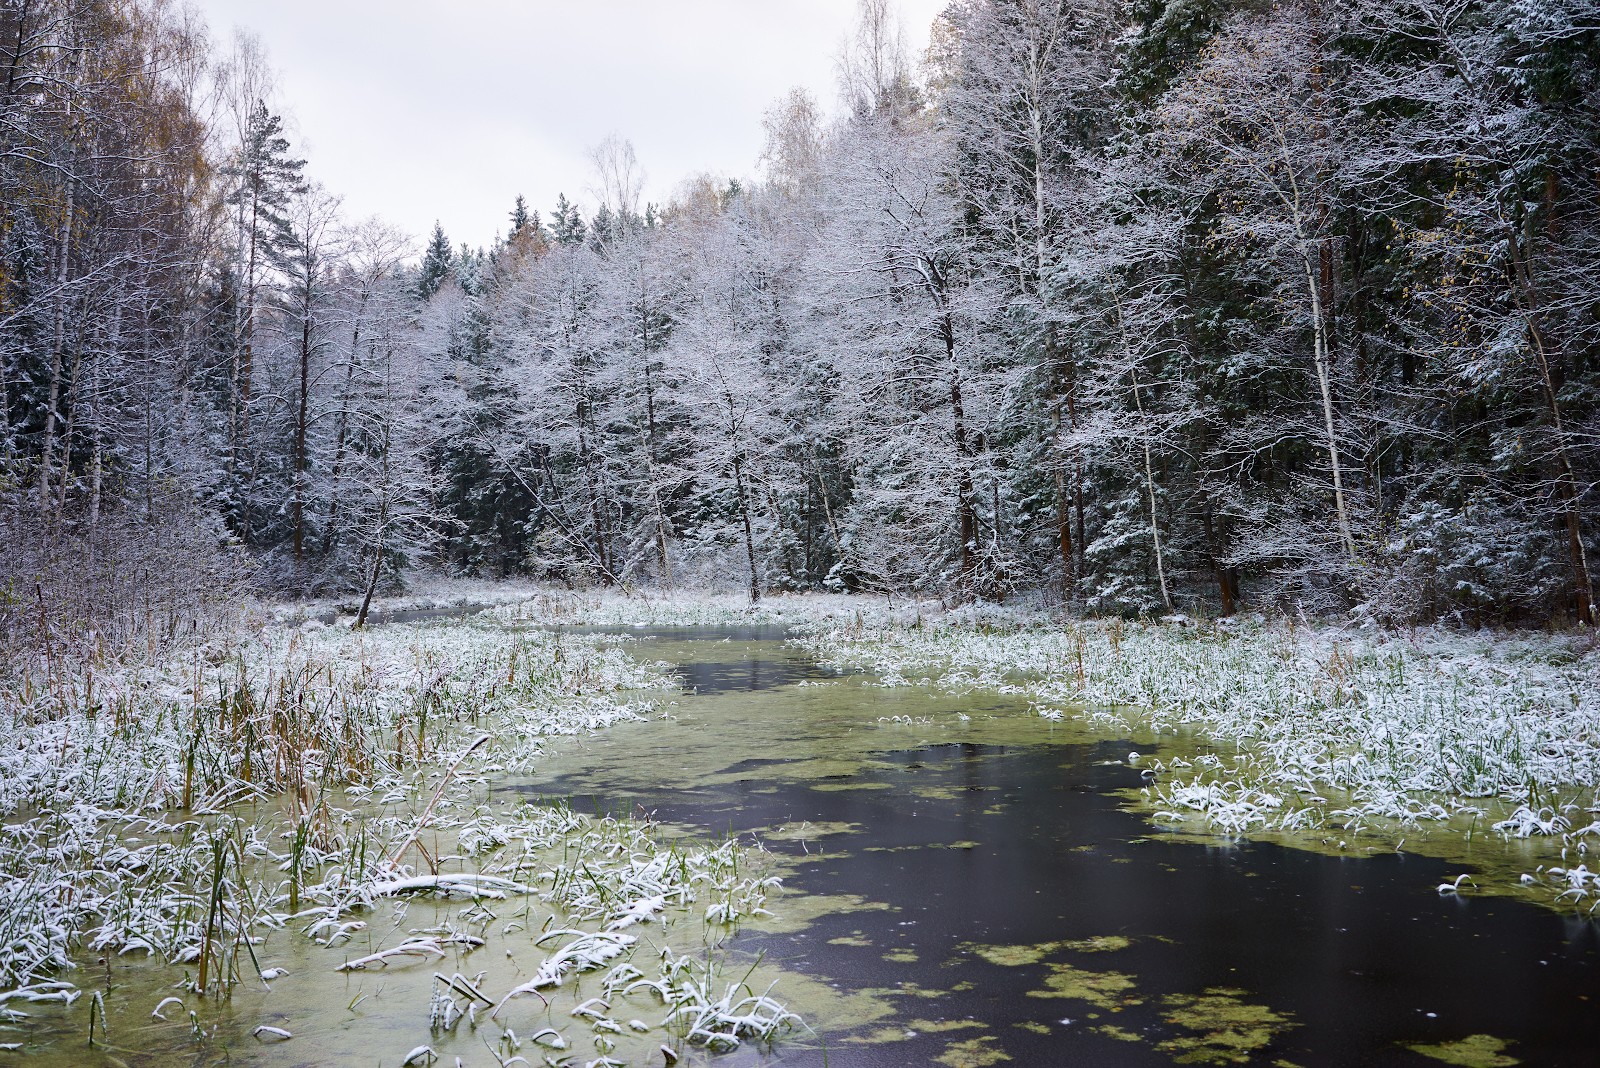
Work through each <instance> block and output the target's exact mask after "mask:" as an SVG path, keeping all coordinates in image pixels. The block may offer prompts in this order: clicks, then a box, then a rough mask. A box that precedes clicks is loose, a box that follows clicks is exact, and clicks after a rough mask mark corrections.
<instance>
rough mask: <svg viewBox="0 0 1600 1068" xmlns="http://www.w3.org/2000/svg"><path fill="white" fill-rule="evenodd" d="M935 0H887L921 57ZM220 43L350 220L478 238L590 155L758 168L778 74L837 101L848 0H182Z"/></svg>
mask: <svg viewBox="0 0 1600 1068" xmlns="http://www.w3.org/2000/svg"><path fill="white" fill-rule="evenodd" d="M944 2H945V0H900V7H901V13H902V20H903V22H904V24H905V28H906V35H907V38H908V42H909V43H910V45H911V47H912V49H913V50H914V51H915V52H916V54H918V55H920V54H921V51H922V49H923V48H925V47H926V44H927V32H928V25H929V24H930V23H931V22H932V21H933V18H934V16H935V15H936V14H937V12H938V11H939V10H940V9H941V8H942V7H943V6H944ZM197 3H198V6H199V8H200V10H201V11H202V12H204V14H205V16H206V18H207V20H208V21H209V22H210V24H211V28H212V31H213V33H214V35H215V36H216V37H217V40H218V44H219V47H222V48H224V49H225V48H226V42H227V40H228V38H229V36H230V35H231V34H232V32H233V28H234V27H235V26H238V27H242V28H245V29H248V30H250V31H252V32H254V33H255V34H256V35H257V36H258V37H259V38H260V39H261V42H262V44H263V45H265V46H266V50H267V52H268V54H269V56H270V59H271V61H272V64H273V66H274V67H275V68H276V69H277V71H278V73H279V75H280V79H279V84H280V89H279V96H280V103H281V105H282V108H283V110H284V111H285V113H286V114H287V115H288V116H289V117H290V119H291V121H292V123H293V124H294V125H295V127H296V128H297V130H298V138H297V142H296V146H295V148H296V151H297V152H298V153H299V154H300V155H303V156H305V157H306V158H307V160H308V161H309V165H308V168H307V171H308V173H309V174H310V176H311V177H312V178H314V179H316V180H318V181H320V182H322V183H323V184H324V185H325V186H327V187H328V189H329V191H331V192H333V193H335V194H338V195H340V196H342V197H343V198H344V201H345V207H346V210H347V213H348V214H349V215H350V217H352V218H362V217H365V216H367V215H380V216H382V217H384V218H385V219H388V220H389V221H391V222H393V223H395V224H397V225H398V226H400V227H401V228H402V229H405V230H407V231H409V232H411V233H412V234H413V235H415V236H416V237H417V238H418V239H419V240H420V239H421V238H422V237H424V236H426V234H427V233H428V232H429V231H430V230H431V229H432V228H433V222H434V220H435V219H436V218H437V219H438V220H439V221H440V222H442V223H443V224H444V228H445V231H446V233H448V234H449V235H450V237H451V239H452V240H453V241H455V242H457V243H459V242H460V241H463V240H465V241H467V242H469V243H471V244H473V245H482V244H487V243H488V242H489V240H490V239H491V238H492V237H493V236H494V234H495V233H496V232H499V231H504V230H505V228H506V216H507V214H508V213H509V212H510V210H511V205H512V201H513V200H514V199H515V197H516V195H517V194H518V193H521V194H523V195H524V196H526V197H527V198H528V204H529V206H530V207H531V208H534V209H538V210H540V211H542V212H544V213H545V215H546V217H548V215H549V211H550V207H551V205H552V204H553V203H554V201H555V198H556V194H557V193H559V192H565V193H566V194H567V196H568V197H570V198H572V199H574V200H584V201H587V200H588V199H589V197H588V195H587V189H588V187H589V186H590V184H591V180H590V177H589V164H588V161H587V158H586V152H587V150H588V149H589V148H590V147H591V146H593V145H595V144H598V143H599V142H600V140H601V139H602V138H604V137H605V136H606V135H607V134H608V133H616V134H618V135H619V136H621V137H624V138H627V139H629V140H631V141H632V142H633V144H634V147H635V149H636V151H637V152H638V156H639V161H640V163H641V164H642V165H643V166H644V169H645V171H646V172H647V177H648V181H647V183H646V187H645V197H646V199H649V200H665V199H666V197H667V196H668V195H669V194H670V193H671V191H672V189H673V187H674V186H676V185H677V183H678V182H679V180H681V179H682V178H684V177H686V176H688V175H690V174H692V173H695V172H698V171H703V170H704V171H711V172H713V173H718V174H727V175H734V176H741V175H750V174H753V173H755V170H756V157H757V155H758V154H759V153H760V150H761V140H762V135H761V116H762V113H763V112H764V111H765V110H766V109H767V107H768V106H770V105H771V103H772V102H773V101H774V100H776V99H777V98H778V97H779V96H781V95H782V94H784V93H785V92H787V91H788V89H789V88H790V87H792V86H796V85H801V86H805V87H806V88H808V89H810V90H811V91H812V93H813V94H814V95H815V96H816V97H817V99H818V100H819V101H820V102H821V103H822V104H823V105H824V107H825V108H827V109H828V110H829V111H830V112H832V111H835V110H837V106H838V105H837V100H836V97H837V91H836V82H835V73H834V57H835V55H836V54H837V53H838V50H839V44H840V42H841V40H843V38H844V37H845V35H846V33H847V32H848V31H849V29H850V28H851V27H852V25H853V23H854V19H855V4H856V0H564V2H559V3H558V2H552V0H520V2H519V0H454V2H451V3H440V2H438V0H426V2H424V0H268V2H262V0H197Z"/></svg>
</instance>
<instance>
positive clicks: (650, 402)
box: [0, 0, 1600, 624]
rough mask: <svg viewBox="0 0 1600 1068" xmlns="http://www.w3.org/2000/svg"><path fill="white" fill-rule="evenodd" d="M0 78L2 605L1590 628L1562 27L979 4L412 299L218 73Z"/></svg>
mask: <svg viewBox="0 0 1600 1068" xmlns="http://www.w3.org/2000/svg"><path fill="white" fill-rule="evenodd" d="M0 64H3V65H4V68H5V69H4V70H3V71H0V77H4V79H5V80H4V83H3V87H0V92H3V93H4V98H3V99H4V118H3V125H0V188H3V190H4V193H5V195H4V197H3V202H0V345H3V348H0V374H3V377H0V405H3V408H4V411H5V417H6V418H5V426H4V435H3V441H0V448H3V452H4V458H3V463H4V467H3V468H0V491H3V492H0V497H3V500H4V505H3V512H0V514H3V516H4V519H3V522H4V524H5V531H6V537H7V539H8V541H9V543H10V545H9V547H8V549H7V550H6V553H7V556H8V558H9V559H8V562H7V568H8V573H9V574H10V576H11V581H12V583H13V591H12V594H11V596H12V598H13V600H15V599H16V598H17V597H18V596H19V593H18V589H19V588H20V589H21V594H20V595H26V594H27V593H28V592H29V591H30V590H31V589H32V585H33V583H34V582H35V581H36V580H35V578H34V575H33V572H37V571H39V570H40V569H41V565H40V563H39V561H40V560H41V559H43V558H44V557H45V556H48V555H49V554H50V553H55V554H57V556H56V557H52V558H58V557H59V554H60V553H61V552H62V551H64V550H63V549H62V548H61V547H62V546H68V547H72V548H71V549H70V552H71V553H76V554H77V556H76V557H74V559H78V558H82V557H85V556H87V557H88V558H91V559H92V558H94V557H95V554H96V553H100V554H101V555H102V556H105V555H110V556H113V557H114V556H115V555H116V553H118V552H131V551H132V550H130V549H129V548H128V546H129V545H130V544H134V543H137V542H138V539H140V538H141V537H143V538H150V537H166V536H167V535H166V534H165V533H161V532H167V531H171V530H174V529H177V528H181V529H182V530H183V531H184V533H185V536H186V537H188V538H190V539H191V540H193V538H194V532H195V531H196V530H210V531H213V533H214V538H213V540H218V541H231V542H232V543H234V544H238V545H242V546H244V547H246V548H248V550H250V552H251V553H252V555H253V557H254V559H255V560H256V561H257V562H258V564H259V566H260V567H262V568H263V569H264V574H265V575H266V576H267V577H268V578H267V581H268V582H269V583H270V585H272V586H273V587H274V588H279V589H286V590H295V591H304V592H311V591H328V590H346V589H353V590H362V589H370V588H371V587H372V586H373V584H375V583H380V582H384V581H388V580H392V579H393V578H396V577H398V576H402V575H403V574H404V573H405V571H406V569H407V568H409V567H411V566H414V565H418V564H430V565H433V566H444V567H446V568H448V569H451V570H455V571H462V572H470V573H476V574H483V575H492V576H499V575H507V574H513V573H517V574H533V575H536V576H540V577H545V578H552V579H558V580H563V581H567V582H572V583H607V584H629V583H639V582H648V583H655V584H662V585H672V584H703V583H717V582H720V583H723V584H737V585H739V586H742V587H748V589H749V591H750V594H751V596H752V597H758V596H760V595H761V593H763V592H764V591H770V590H780V589H846V590H854V589H866V590H882V589H887V590H896V591H915V592H920V593H931V594H937V595H941V596H947V597H954V598H961V597H988V598H999V597H1004V596H1008V595H1011V594H1013V593H1018V592H1033V591H1046V592H1047V593H1048V594H1049V595H1050V596H1053V597H1056V598H1059V599H1061V600H1062V601H1063V602H1065V603H1067V604H1069V605H1073V606H1076V607H1079V608H1081V609H1083V610H1085V611H1093V612H1115V613H1156V614H1163V613H1168V612H1173V611H1200V612H1204V613H1208V614H1220V613H1229V612H1232V611H1234V610H1235V609H1236V608H1238V607H1240V606H1242V605H1255V606H1258V607H1275V608H1277V607H1281V608H1287V609H1291V610H1305V611H1311V612H1322V611H1335V610H1337V611H1354V612H1355V613H1357V614H1358V615H1360V616H1364V617H1369V618H1375V619H1380V620H1385V621H1404V620H1431V619H1440V618H1447V619H1456V620H1460V621H1464V622H1468V623H1483V624H1488V623H1530V622H1540V621H1546V620H1557V621H1559V620H1568V621H1572V620H1582V621H1585V622H1590V623H1592V622H1593V621H1594V612H1595V607H1594V596H1595V595H1594V578H1593V573H1592V565H1591V560H1590V557H1591V550H1593V549H1595V548H1596V544H1597V543H1596V540H1595V539H1596V537H1597V535H1600V521H1597V520H1600V490H1597V481H1600V69H1597V64H1600V18H1597V17H1596V15H1595V11H1594V9H1593V7H1592V5H1591V4H1587V3H1584V2H1582V0H1515V2H1514V0H1326V2H1323V3H1316V2H1294V3H1279V4H1266V3H1254V2H1249V3H1240V2H1234V0H1184V2H1172V3H1165V2H1162V0H1139V2H1135V3H1132V4H1121V3H1114V2H1106V3H1100V2H1095V0H1076V2H1072V3H1061V2H1049V0H959V2H957V3H954V4H952V5H951V7H950V8H949V9H948V10H947V12H946V13H945V15H944V16H943V17H942V18H941V19H940V20H939V22H938V23H937V24H936V25H935V27H934V30H933V43H932V46H931V48H930V50H929V53H928V55H927V56H926V57H924V58H923V59H922V60H921V61H920V62H916V63H913V62H912V60H911V58H910V57H909V56H908V55H907V54H906V50H905V48H904V47H903V45H902V44H901V37H900V35H899V33H898V32H897V27H896V24H895V19H894V15H893V12H892V10H891V8H890V7H889V5H888V4H887V2H886V0H863V3H862V5H861V17H860V25H859V27H858V32H857V33H856V35H855V37H854V39H853V40H852V41H851V42H850V44H849V45H848V46H847V48H846V50H845V52H844V54H843V55H842V56H841V57H840V62H839V69H840V75H841V85H842V89H843V93H842V98H843V104H844V107H843V113H842V114H841V115H840V116H839V117H836V118H833V119H827V118H825V117H824V115H823V113H822V111H821V109H820V108H819V106H818V105H817V103H816V102H815V101H813V100H812V99H810V98H809V97H808V96H807V95H806V94H804V93H802V92H798V91H797V92H795V93H793V94H791V95H790V96H789V97H787V98H785V99H784V100H782V101H780V102H778V103H777V104H776V105H775V106H774V107H773V108H772V109H771V111H770V112H769V114H768V118H767V124H766V125H767V129H766V133H767V148H766V151H765V153H764V156H763V159H762V161H761V162H762V177H761V179H760V180H759V181H749V182H739V181H732V180H726V179H719V178H713V177H710V176H702V177H699V178H695V179H691V180H689V181H686V182H684V183H683V184H682V185H681V186H680V187H679V189H678V192H677V193H676V194H675V195H674V197H673V198H672V199H671V200H670V201H669V202H668V203H667V204H665V205H643V204H641V203H640V191H641V187H642V184H643V183H642V176H641V173H640V171H639V168H638V166H637V163H636V161H635V160H634V157H633V151H632V148H631V147H630V146H629V145H628V144H627V143H626V142H622V141H619V140H616V139H608V140H607V141H606V142H604V143H602V144H601V145H600V146H599V148H597V149H596V150H595V151H594V153H593V163H594V171H595V188H594V198H593V206H592V207H590V206H588V205H585V207H584V209H582V210H580V208H579V207H578V206H577V205H575V204H574V203H572V202H569V201H567V200H566V199H565V198H562V199H560V200H559V201H558V203H557V204H556V205H554V206H553V209H552V210H551V211H550V212H549V214H548V215H547V216H545V215H542V214H541V213H539V212H535V211H531V210H529V208H528V207H527V206H526V204H525V203H524V202H523V201H522V199H521V198H518V200H517V202H516V204H515V207H514V209H513V211H512V213H511V216H510V218H509V224H508V226H509V229H508V235H507V236H506V237H505V238H504V239H503V240H501V239H497V240H496V242H495V244H494V246H493V247H492V248H490V249H487V250H471V249H468V248H465V247H455V246H453V245H452V243H451V241H450V240H449V239H448V238H447V236H446V235H445V234H444V233H443V231H442V230H438V229H437V228H436V230H435V232H434V234H433V235H432V237H431V239H430V240H429V241H428V242H427V245H426V247H425V249H424V250H423V252H422V255H421V258H420V261H417V260H416V259H414V257H413V253H412V251H411V250H410V249H409V248H408V246H407V244H406V242H405V241H404V240H403V239H401V238H400V237H397V236H396V235H395V234H394V233H392V232H391V231H389V230H388V229H386V228H385V227H383V226H381V225H380V224H377V223H372V222H369V223H365V224H360V225H351V224H349V223H347V222H346V221H345V220H343V219H342V218H341V216H340V214H339V211H338V205H337V202H336V201H335V200H334V199H332V198H331V197H329V196H328V195H327V194H326V193H325V192H323V191H321V190H320V189H317V188H315V187H313V186H311V185H310V184H309V183H307V182H306V181H305V180H304V178H303V164H302V162H301V161H300V160H298V159H297V158H295V155H294V152H293V146H292V145H291V144H290V142H289V141H288V139H287V138H286V136H285V135H284V132H283V130H282V126H281V123H280V122H279V120H278V118H277V117H276V115H275V112H274V109H273V107H272V106H271V102H270V92H269V91H268V89H269V87H268V86H267V84H266V81H265V78H264V77H263V74H262V63H261V58H260V56H259V54H258V53H257V51H256V50H255V49H254V48H253V47H252V46H251V45H250V43H249V42H248V41H240V42H236V43H235V44H234V46H233V48H232V50H231V51H230V52H228V53H227V54H226V55H222V54H220V53H219V52H218V50H216V49H214V48H212V47H211V46H209V45H208V44H207V43H206V39H205V36H204V34H203V32H201V31H200V30H199V29H198V28H197V27H194V26H191V25H188V24H187V23H186V22H185V19H184V17H183V16H182V14H181V13H180V12H178V11H177V10H176V9H168V8H166V7H164V6H162V5H161V4H159V3H131V2H112V0H79V2H70V0H0ZM586 216H587V217H586ZM141 532H143V533H141ZM24 546H27V547H30V548H27V549H26V550H25V549H24ZM96 546H102V548H98V549H97V548H96ZM47 550H48V551H47ZM30 554H31V555H30ZM30 568H32V569H33V572H30V571H29V569H30ZM19 583H21V584H22V585H21V587H19V586H18V584H19Z"/></svg>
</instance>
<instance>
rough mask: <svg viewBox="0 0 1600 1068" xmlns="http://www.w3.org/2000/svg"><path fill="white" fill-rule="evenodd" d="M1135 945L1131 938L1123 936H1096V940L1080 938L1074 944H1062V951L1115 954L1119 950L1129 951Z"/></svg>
mask: <svg viewBox="0 0 1600 1068" xmlns="http://www.w3.org/2000/svg"><path fill="white" fill-rule="evenodd" d="M1131 945H1133V940H1132V939H1131V938H1126V937H1124V936H1123V935H1096V936H1095V937H1094V938H1080V939H1078V940H1076V941H1073V942H1062V943H1061V948H1062V949H1070V950H1073V951H1074V952H1077V953H1115V952H1116V951H1117V950H1119V949H1127V948H1128V947H1129V946H1131Z"/></svg>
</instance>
